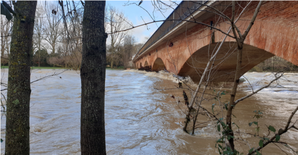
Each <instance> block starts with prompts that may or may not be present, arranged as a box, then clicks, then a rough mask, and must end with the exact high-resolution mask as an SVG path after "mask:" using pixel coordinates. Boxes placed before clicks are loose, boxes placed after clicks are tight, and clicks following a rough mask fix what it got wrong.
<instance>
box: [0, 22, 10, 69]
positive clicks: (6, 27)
mask: <svg viewBox="0 0 298 155" xmlns="http://www.w3.org/2000/svg"><path fill="white" fill-rule="evenodd" d="M0 22H1V24H0V25H1V64H2V65H3V64H8V55H9V44H10V38H11V37H10V35H11V29H12V25H11V21H8V20H7V19H6V18H5V17H2V16H1V21H0Z"/></svg>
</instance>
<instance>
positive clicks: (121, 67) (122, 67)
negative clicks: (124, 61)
mask: <svg viewBox="0 0 298 155" xmlns="http://www.w3.org/2000/svg"><path fill="white" fill-rule="evenodd" d="M106 69H111V70H124V69H125V67H124V66H119V67H117V68H111V67H106Z"/></svg>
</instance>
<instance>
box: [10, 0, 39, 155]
mask: <svg viewBox="0 0 298 155" xmlns="http://www.w3.org/2000/svg"><path fill="white" fill-rule="evenodd" d="M36 4H37V2H36V1H31V2H30V1H27V2H25V1H17V2H16V3H15V4H14V8H15V12H16V15H15V19H14V23H13V32H12V39H11V46H10V56H9V72H8V91H7V115H6V139H5V154H7V155H10V154H22V155H25V154H29V151H30V146H29V129H30V126H29V125H30V124H29V114H30V109H29V108H30V94H31V88H30V63H31V58H32V35H33V26H34V17H35V10H36Z"/></svg>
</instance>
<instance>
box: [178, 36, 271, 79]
mask: <svg viewBox="0 0 298 155" xmlns="http://www.w3.org/2000/svg"><path fill="white" fill-rule="evenodd" d="M208 48H209V50H208ZM215 48H216V44H211V45H206V46H204V47H202V48H200V49H198V50H197V51H196V52H194V53H193V54H192V55H191V56H190V57H189V58H188V59H187V61H186V62H185V63H184V64H183V66H182V67H181V69H180V71H179V73H178V75H181V76H190V77H191V79H192V80H193V81H194V82H198V81H199V80H200V78H201V75H202V73H203V72H204V69H205V67H206V65H207V63H208V60H210V57H211V54H209V55H208V54H206V53H207V52H208V51H214V49H215ZM235 49H237V45H236V43H235V42H225V43H224V44H223V46H222V47H221V49H220V51H219V53H218V55H217V57H216V58H215V61H214V65H213V69H212V72H211V74H210V75H211V76H210V79H209V80H210V81H211V82H219V81H226V82H232V81H233V80H234V75H235V69H236V63H237V62H236V61H235V60H237V50H235ZM209 53H210V52H209ZM272 56H274V54H272V53H270V52H267V51H265V50H264V49H260V48H257V47H254V46H251V45H247V44H245V45H244V47H243V56H242V66H241V72H240V76H242V75H243V74H245V73H246V72H247V71H249V70H250V69H252V68H253V67H254V66H256V65H258V64H259V63H261V62H263V61H264V60H266V59H268V58H270V57H272ZM205 80H207V79H205Z"/></svg>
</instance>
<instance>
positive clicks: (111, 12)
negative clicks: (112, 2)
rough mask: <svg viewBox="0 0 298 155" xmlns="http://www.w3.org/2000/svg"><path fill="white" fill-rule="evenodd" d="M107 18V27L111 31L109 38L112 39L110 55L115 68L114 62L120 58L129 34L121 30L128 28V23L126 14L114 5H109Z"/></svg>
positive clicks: (112, 65) (108, 31)
mask: <svg viewBox="0 0 298 155" xmlns="http://www.w3.org/2000/svg"><path fill="white" fill-rule="evenodd" d="M105 19H106V20H105V28H106V31H107V33H109V36H108V40H109V39H110V46H109V49H108V55H110V56H109V58H110V62H111V68H113V67H114V63H115V62H116V63H117V62H118V61H119V59H120V58H119V54H120V53H119V52H120V50H119V48H120V46H121V44H122V43H123V40H124V38H125V36H126V34H127V32H121V30H123V29H125V28H127V27H128V24H127V19H126V18H125V16H124V14H123V13H122V12H120V11H118V10H117V9H116V8H115V7H112V6H109V7H107V10H106V17H105ZM117 59H118V61H117Z"/></svg>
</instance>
